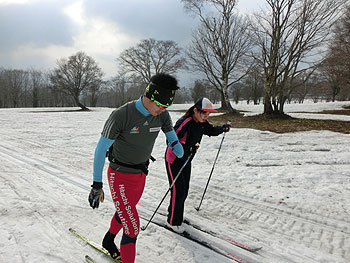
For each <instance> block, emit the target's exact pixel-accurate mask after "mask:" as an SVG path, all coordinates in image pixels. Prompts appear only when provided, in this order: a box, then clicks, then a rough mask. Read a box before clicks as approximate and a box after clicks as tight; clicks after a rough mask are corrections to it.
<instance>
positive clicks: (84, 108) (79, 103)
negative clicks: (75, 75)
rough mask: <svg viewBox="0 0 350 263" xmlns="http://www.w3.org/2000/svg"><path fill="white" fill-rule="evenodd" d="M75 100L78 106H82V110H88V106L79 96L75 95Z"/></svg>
mask: <svg viewBox="0 0 350 263" xmlns="http://www.w3.org/2000/svg"><path fill="white" fill-rule="evenodd" d="M74 101H75V104H77V106H78V107H80V108H81V109H82V110H88V108H87V107H86V106H85V105H84V104H82V103H81V102H80V101H79V98H78V97H76V96H75V97H74Z"/></svg>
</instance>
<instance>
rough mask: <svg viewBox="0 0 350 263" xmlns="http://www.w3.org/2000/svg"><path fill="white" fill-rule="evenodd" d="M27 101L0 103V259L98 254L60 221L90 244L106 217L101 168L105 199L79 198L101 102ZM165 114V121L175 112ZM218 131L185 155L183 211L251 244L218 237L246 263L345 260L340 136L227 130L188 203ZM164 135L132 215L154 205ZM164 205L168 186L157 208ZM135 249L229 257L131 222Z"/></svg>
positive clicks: (348, 173) (143, 258) (346, 170)
mask: <svg viewBox="0 0 350 263" xmlns="http://www.w3.org/2000/svg"><path fill="white" fill-rule="evenodd" d="M325 105H327V104H326V103H325ZM331 105H334V104H331ZM177 106H178V105H177ZM185 108H186V107H185ZM32 111H33V112H32ZM34 111H40V109H35V110H30V109H4V110H0V119H1V123H2V125H1V127H0V137H1V139H0V162H1V173H0V178H1V182H2V187H1V188H0V189H1V190H0V194H1V196H2V198H1V199H0V219H1V227H0V235H1V237H2V239H1V241H0V262H40V261H41V262H83V258H84V255H85V254H89V255H91V256H92V257H94V258H95V259H96V260H98V261H99V262H109V260H108V259H106V258H105V257H103V256H101V255H99V254H98V253H97V252H95V251H93V250H91V248H89V247H88V246H86V245H85V244H83V243H82V242H80V241H79V240H76V239H75V238H74V237H72V235H71V234H70V233H69V232H68V228H69V227H73V228H75V229H77V230H79V231H80V232H82V233H84V235H86V236H89V237H90V238H91V239H93V240H95V241H96V242H100V241H101V239H102V237H103V236H104V233H105V231H106V230H107V228H108V225H109V221H110V219H111V217H112V215H113V205H112V202H111V201H110V200H111V199H110V195H109V190H108V187H107V183H106V176H105V174H104V185H105V187H104V189H105V194H106V201H105V203H103V204H101V206H100V208H99V209H95V210H92V209H91V208H90V207H89V205H88V202H87V196H88V193H89V190H90V184H91V181H92V175H91V170H92V160H93V151H94V147H95V145H96V143H97V140H98V138H99V134H100V132H101V129H102V127H103V124H104V121H105V120H106V118H107V117H108V115H109V113H110V112H111V111H112V109H103V108H97V109H95V110H94V111H93V112H82V113H71V112H65V113H63V112H57V113H35V112H34ZM171 116H172V118H173V120H174V121H176V120H177V119H178V118H179V117H180V114H179V113H175V112H171ZM327 118H329V116H327ZM221 138H222V137H221V136H218V137H212V138H208V137H204V138H203V140H202V144H201V147H200V149H199V152H198V154H197V156H196V158H195V159H194V161H193V165H192V178H191V185H190V192H189V196H188V198H187V201H186V208H185V217H186V218H188V219H189V220H190V221H192V222H195V223H196V224H198V225H200V226H203V227H205V228H207V229H209V230H212V231H214V232H217V233H222V234H225V235H226V236H230V237H231V238H232V239H234V240H237V241H241V242H246V243H247V244H251V245H256V246H262V247H263V249H262V250H260V251H259V252H257V253H255V254H253V253H251V252H248V251H245V250H242V249H240V248H236V247H233V246H231V245H229V246H228V247H229V248H230V249H231V251H232V253H233V254H234V253H236V255H237V256H240V257H242V258H245V259H251V262H254V263H257V262H258V263H284V262H285V263H293V262H295V263H299V262H300V263H301V262H302V263H316V262H319V263H347V262H350V205H349V201H348V200H349V199H350V187H349V185H350V184H349V183H350V151H349V147H348V146H349V143H350V136H349V135H344V134H339V133H334V132H329V131H311V132H300V133H290V134H275V133H270V132H264V131H256V130H250V129H232V130H231V132H229V133H228V134H227V135H226V137H225V141H224V143H223V146H222V149H221V152H220V155H219V158H218V161H217V164H216V166H215V169H214V172H213V175H212V179H211V182H210V184H209V187H208V190H207V193H206V195H205V197H204V201H203V203H202V206H201V210H200V211H199V212H197V211H196V210H195V209H194V207H195V206H197V205H198V204H199V202H200V198H201V196H202V193H203V190H204V187H205V184H206V182H207V179H208V176H209V173H210V171H211V169H212V165H213V161H214V159H215V156H216V153H217V150H218V147H219V144H220V141H221ZM164 141H165V136H164V135H163V134H162V133H160V136H159V137H158V139H157V141H156V144H155V148H154V152H153V155H154V156H155V157H156V158H157V161H156V162H155V163H152V164H151V165H150V174H149V176H148V178H147V184H146V188H145V192H144V194H143V197H142V199H141V201H140V203H142V204H143V205H144V206H145V207H142V206H140V207H139V210H140V212H141V214H142V211H143V209H147V210H148V211H153V210H154V209H155V208H156V207H157V205H158V203H159V201H160V200H161V198H162V197H163V195H164V194H165V192H166V190H167V188H168V182H167V178H166V173H165V167H164V150H165V144H164ZM106 166H107V165H106ZM105 168H106V167H105ZM168 203H169V196H168V198H167V199H166V200H165V201H164V203H163V205H162V207H161V209H160V210H161V211H162V212H165V211H166V209H167V205H168ZM144 211H146V210H144ZM145 223H146V221H145V220H141V225H143V224H145ZM118 238H120V235H118ZM216 242H219V243H220V242H221V243H222V245H223V246H225V245H226V246H227V242H225V241H220V240H216ZM137 247H138V248H137V257H136V262H166V261H167V262H232V261H230V260H229V259H227V258H226V257H223V256H221V255H219V254H216V253H214V252H212V251H210V250H208V249H205V248H203V247H201V246H200V245H198V244H195V243H193V242H191V241H189V240H185V239H183V238H182V237H180V236H178V235H176V234H174V233H171V232H169V231H167V230H164V229H161V228H159V227H157V226H155V225H153V224H151V225H150V226H149V227H148V229H147V230H146V231H144V232H141V234H140V236H139V239H138V243H137ZM248 262H249V261H248Z"/></svg>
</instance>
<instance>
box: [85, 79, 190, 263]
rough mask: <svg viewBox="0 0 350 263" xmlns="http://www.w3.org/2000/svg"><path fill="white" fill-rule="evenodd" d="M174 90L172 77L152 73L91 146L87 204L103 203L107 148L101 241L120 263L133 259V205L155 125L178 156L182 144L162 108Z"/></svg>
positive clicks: (143, 177) (135, 217)
mask: <svg viewBox="0 0 350 263" xmlns="http://www.w3.org/2000/svg"><path fill="white" fill-rule="evenodd" d="M177 89H178V86H177V80H176V79H175V78H174V77H172V76H170V75H168V74H163V73H160V74H156V75H154V76H153V77H152V78H151V80H150V83H149V85H148V86H147V88H146V91H145V93H144V95H143V96H141V97H140V98H139V99H138V100H136V101H132V102H129V103H127V104H125V105H123V106H121V107H120V108H118V109H116V110H115V111H113V112H112V113H111V115H110V116H109V118H108V119H107V121H106V123H105V125H104V128H103V130H102V133H101V137H100V140H99V142H98V144H97V146H96V149H95V154H94V166H93V184H92V189H91V192H90V194H89V203H90V206H91V207H92V208H98V207H99V203H100V202H103V195H104V194H103V190H102V171H103V166H104V162H105V156H106V152H107V150H108V149H109V151H108V159H109V161H110V164H109V167H108V171H107V176H108V183H109V187H110V191H111V195H112V199H113V202H114V206H115V209H116V212H115V214H114V216H113V218H112V220H111V223H110V227H109V230H108V232H107V233H106V235H105V237H104V239H103V242H102V246H103V247H104V248H105V249H107V250H108V252H109V253H110V255H111V256H112V258H114V259H120V258H121V260H122V262H123V263H133V262H134V261H135V256H136V239H137V236H138V234H139V230H140V220H139V216H138V213H137V210H136V205H137V203H138V201H139V200H140V198H141V195H142V193H143V190H144V186H145V181H146V175H147V173H148V163H149V159H150V158H151V153H152V149H153V146H154V143H155V140H156V138H157V136H158V134H159V131H160V130H162V131H163V132H164V133H165V135H166V138H167V141H168V143H169V147H170V148H171V149H172V150H173V152H174V154H175V155H176V156H177V157H179V158H181V157H182V155H183V148H182V145H181V143H179V141H178V138H177V135H176V133H175V131H174V129H173V127H172V121H171V118H170V115H169V113H168V111H167V110H166V108H167V107H169V106H171V105H172V103H173V100H174V96H175V90H177ZM111 146H112V147H111ZM121 229H123V236H122V239H121V243H120V252H119V250H118V248H117V247H116V245H115V243H114V238H115V236H116V234H118V232H119V231H120V230H121Z"/></svg>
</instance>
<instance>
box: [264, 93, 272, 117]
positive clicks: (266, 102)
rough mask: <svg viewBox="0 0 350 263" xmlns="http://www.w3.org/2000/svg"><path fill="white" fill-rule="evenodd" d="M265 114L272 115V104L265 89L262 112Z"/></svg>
mask: <svg viewBox="0 0 350 263" xmlns="http://www.w3.org/2000/svg"><path fill="white" fill-rule="evenodd" d="M263 114H266V115H272V114H273V109H272V104H271V100H270V94H269V93H268V92H267V91H266V90H265V97H264V113H263Z"/></svg>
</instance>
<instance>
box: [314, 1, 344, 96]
mask: <svg viewBox="0 0 350 263" xmlns="http://www.w3.org/2000/svg"><path fill="white" fill-rule="evenodd" d="M349 32H350V5H348V6H347V7H346V8H345V9H344V14H343V15H342V16H341V17H340V18H339V20H338V21H337V23H336V26H335V28H334V36H333V38H332V40H331V42H330V44H329V46H328V54H327V57H326V58H325V60H324V61H323V63H322V65H321V67H320V71H321V72H322V73H323V74H324V76H325V77H326V79H327V81H328V84H329V87H330V89H331V92H332V100H333V101H334V100H335V98H336V96H337V95H339V97H341V99H346V98H347V97H348V96H349V95H350V33H349Z"/></svg>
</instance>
